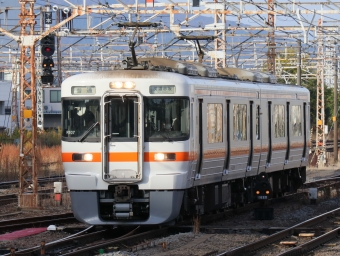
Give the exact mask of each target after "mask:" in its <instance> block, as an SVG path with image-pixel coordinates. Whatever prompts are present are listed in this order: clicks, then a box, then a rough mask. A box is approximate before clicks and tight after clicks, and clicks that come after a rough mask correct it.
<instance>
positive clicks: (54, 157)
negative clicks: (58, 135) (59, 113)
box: [0, 144, 63, 181]
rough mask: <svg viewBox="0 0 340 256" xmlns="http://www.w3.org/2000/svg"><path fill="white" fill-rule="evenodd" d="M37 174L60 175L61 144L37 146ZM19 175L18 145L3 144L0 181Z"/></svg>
mask: <svg viewBox="0 0 340 256" xmlns="http://www.w3.org/2000/svg"><path fill="white" fill-rule="evenodd" d="M36 153H37V155H36V160H37V173H38V176H52V175H62V174H63V167H62V162H61V146H53V147H38V149H37V151H36ZM18 177H19V146H16V145H12V144H5V145H3V146H2V148H1V151H0V181H6V180H16V179H18Z"/></svg>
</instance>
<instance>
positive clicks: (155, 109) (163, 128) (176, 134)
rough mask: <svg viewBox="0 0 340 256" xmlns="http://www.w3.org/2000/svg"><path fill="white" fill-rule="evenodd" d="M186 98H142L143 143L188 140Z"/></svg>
mask: <svg viewBox="0 0 340 256" xmlns="http://www.w3.org/2000/svg"><path fill="white" fill-rule="evenodd" d="M189 106H190V103H189V99H188V98H174V97H172V98H151V97H148V98H147V97H146V98H144V131H145V141H167V140H168V141H176V140H177V141H181V140H187V139H189V133H190V127H189V123H190V121H189V120H190V117H189V109H190V107H189Z"/></svg>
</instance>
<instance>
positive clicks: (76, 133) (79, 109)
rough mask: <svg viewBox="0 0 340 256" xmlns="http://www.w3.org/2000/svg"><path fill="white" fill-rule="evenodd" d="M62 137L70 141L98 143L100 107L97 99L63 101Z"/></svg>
mask: <svg viewBox="0 0 340 256" xmlns="http://www.w3.org/2000/svg"><path fill="white" fill-rule="evenodd" d="M62 104H63V113H62V126H63V129H62V136H63V139H65V140H71V141H80V142H82V141H100V125H99V122H100V105H99V100H97V99H71V100H69V99H64V100H63V103H62Z"/></svg>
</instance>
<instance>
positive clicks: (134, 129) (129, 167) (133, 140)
mask: <svg viewBox="0 0 340 256" xmlns="http://www.w3.org/2000/svg"><path fill="white" fill-rule="evenodd" d="M102 102H103V111H102V113H103V117H102V120H103V126H104V129H102V132H103V133H104V134H103V136H102V151H103V152H102V163H103V179H104V180H105V181H108V182H136V181H140V180H141V179H142V163H143V138H142V134H143V130H142V129H143V126H142V124H141V122H142V113H143V112H142V111H143V109H142V106H143V105H142V97H141V96H140V95H139V94H137V93H126V94H124V93H119V94H115V93H108V94H106V95H104V97H103V101H102Z"/></svg>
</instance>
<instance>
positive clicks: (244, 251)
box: [218, 208, 340, 256]
mask: <svg viewBox="0 0 340 256" xmlns="http://www.w3.org/2000/svg"><path fill="white" fill-rule="evenodd" d="M335 215H340V208H337V209H335V210H332V211H329V212H327V213H324V214H321V215H319V216H317V217H314V218H312V219H309V220H307V221H304V222H301V223H299V224H297V225H295V226H292V227H290V228H287V229H284V230H282V231H279V232H277V233H275V234H273V235H270V236H268V237H266V238H263V239H261V240H259V241H256V242H254V243H251V244H247V245H245V246H241V247H238V248H235V249H233V250H229V251H226V252H224V253H221V254H218V256H234V255H235V256H236V255H237V256H238V255H250V254H254V253H255V252H256V254H258V255H262V254H261V251H260V250H261V249H262V248H266V249H267V248H268V247H269V246H271V245H272V244H274V243H275V244H277V243H278V242H279V241H281V243H280V244H282V245H285V244H286V245H289V246H291V245H296V244H295V243H294V244H293V243H292V242H285V241H284V240H286V238H287V237H290V236H292V235H293V234H294V233H299V234H303V233H301V229H299V228H308V227H311V226H316V225H317V224H320V223H321V222H324V221H329V219H330V218H334V217H335ZM296 230H298V231H296ZM308 232H309V233H308V237H314V235H315V234H317V232H318V231H317V228H315V230H314V231H311V230H308ZM338 233H339V228H336V229H334V230H331V231H329V232H327V233H326V234H324V235H322V236H320V237H319V238H314V239H313V240H312V241H311V242H312V243H311V242H309V243H306V244H305V243H304V244H301V245H299V247H298V248H295V249H291V250H289V251H290V252H289V251H286V252H284V253H281V254H279V255H302V254H301V253H302V252H306V251H308V250H312V249H314V248H315V247H317V246H319V245H320V244H322V243H324V242H326V241H329V240H331V239H333V238H335V237H336V236H337V235H338ZM311 234H313V235H311ZM316 241H318V242H316ZM293 242H294V241H293Z"/></svg>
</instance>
